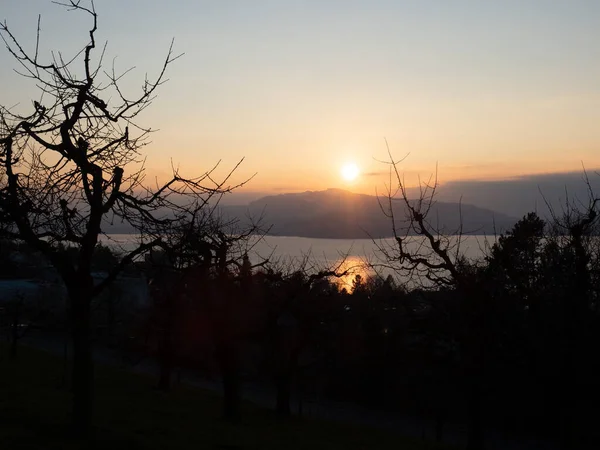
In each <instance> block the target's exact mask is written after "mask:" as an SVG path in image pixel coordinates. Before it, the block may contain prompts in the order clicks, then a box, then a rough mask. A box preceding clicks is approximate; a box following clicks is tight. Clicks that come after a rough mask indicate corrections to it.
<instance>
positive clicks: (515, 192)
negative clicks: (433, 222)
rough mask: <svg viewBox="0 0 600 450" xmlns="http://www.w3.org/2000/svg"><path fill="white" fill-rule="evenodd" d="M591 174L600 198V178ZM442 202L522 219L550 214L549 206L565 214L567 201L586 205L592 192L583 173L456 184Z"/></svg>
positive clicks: (442, 191)
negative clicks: (460, 202)
mask: <svg viewBox="0 0 600 450" xmlns="http://www.w3.org/2000/svg"><path fill="white" fill-rule="evenodd" d="M597 172H598V171H596V170H588V171H587V173H588V177H589V183H590V187H591V188H592V190H593V191H594V192H596V193H597V194H598V195H600V175H598V173H597ZM438 193H439V196H438V199H439V200H441V201H458V200H459V199H461V198H462V201H463V203H470V204H474V205H477V206H483V207H487V208H490V209H494V210H496V211H499V212H503V213H505V214H509V215H512V216H516V217H521V216H523V215H524V214H526V213H528V212H530V211H538V213H540V214H541V215H547V214H548V208H547V205H546V203H548V204H549V205H550V206H551V207H552V208H553V209H554V210H555V211H561V210H562V208H563V207H564V205H565V202H566V200H569V201H571V202H573V201H575V202H576V203H577V202H579V203H582V204H585V203H586V202H587V201H588V200H589V196H590V192H589V188H588V186H587V184H586V181H585V177H584V173H583V171H580V172H559V173H546V174H535V175H524V176H519V177H513V178H509V179H504V180H492V181H485V180H480V181H473V180H464V181H460V180H455V181H451V182H448V183H444V184H443V185H441V186H440V188H439V191H438Z"/></svg>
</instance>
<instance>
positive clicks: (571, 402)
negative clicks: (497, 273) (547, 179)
mask: <svg viewBox="0 0 600 450" xmlns="http://www.w3.org/2000/svg"><path fill="white" fill-rule="evenodd" d="M583 181H584V182H585V184H586V186H587V198H585V199H579V198H574V197H572V196H570V195H569V193H568V192H565V194H566V195H565V200H564V203H563V205H562V208H561V210H560V211H557V210H556V209H555V208H553V207H552V206H551V205H550V203H549V202H548V201H547V200H546V199H545V197H544V201H545V202H546V206H547V208H548V210H549V213H550V227H551V229H550V234H549V236H548V238H547V240H548V244H547V247H549V248H554V249H555V250H558V252H559V253H562V257H563V258H564V259H565V260H567V261H570V262H571V263H572V272H571V273H572V275H573V279H572V280H571V283H569V287H570V289H569V292H567V293H566V295H565V297H564V298H563V299H562V302H561V303H562V304H561V313H562V320H563V324H562V335H561V341H562V348H560V349H559V375H560V386H559V387H558V389H557V392H556V394H557V398H558V402H559V408H558V410H559V416H560V428H561V429H560V445H561V448H563V449H571V448H581V445H582V444H581V442H580V436H581V434H582V432H581V430H578V427H580V426H581V425H580V422H581V419H582V417H583V415H584V414H583V411H585V408H584V407H583V406H582V403H583V402H582V400H583V398H584V397H585V393H584V391H583V389H584V388H583V383H582V382H581V378H582V375H583V374H582V372H585V370H582V369H581V367H582V365H584V364H585V361H586V360H588V359H589V355H587V354H583V353H582V351H583V350H582V349H583V348H584V347H585V345H584V339H586V337H585V335H584V333H585V330H586V325H587V322H588V320H589V319H588V318H589V317H590V316H591V313H592V311H591V309H590V307H591V305H592V304H593V303H594V299H593V297H594V292H593V286H594V280H593V277H594V276H597V270H598V255H599V253H598V245H599V243H598V235H599V234H600V233H599V232H600V229H599V225H600V220H599V219H600V216H599V214H598V207H599V205H600V198H599V197H598V196H597V194H596V193H595V192H594V190H593V188H592V185H591V182H590V180H589V177H588V174H587V172H586V171H585V168H584V169H583Z"/></svg>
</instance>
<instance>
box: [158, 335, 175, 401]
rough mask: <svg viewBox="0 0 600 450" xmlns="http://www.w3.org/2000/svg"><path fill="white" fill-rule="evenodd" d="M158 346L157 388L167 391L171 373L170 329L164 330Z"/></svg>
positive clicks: (171, 347) (171, 343) (169, 387)
mask: <svg viewBox="0 0 600 450" xmlns="http://www.w3.org/2000/svg"><path fill="white" fill-rule="evenodd" d="M163 333H165V335H164V336H162V342H161V348H160V360H159V364H160V375H159V379H158V389H159V390H161V391H164V392H167V391H169V390H170V389H171V374H172V373H173V339H172V336H171V334H170V331H168V330H164V331H163Z"/></svg>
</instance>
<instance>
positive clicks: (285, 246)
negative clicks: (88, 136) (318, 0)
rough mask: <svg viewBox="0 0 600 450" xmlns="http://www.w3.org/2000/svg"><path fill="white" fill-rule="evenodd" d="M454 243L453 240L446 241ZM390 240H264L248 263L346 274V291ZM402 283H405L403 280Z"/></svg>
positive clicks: (484, 240)
mask: <svg viewBox="0 0 600 450" xmlns="http://www.w3.org/2000/svg"><path fill="white" fill-rule="evenodd" d="M136 239H137V237H136V235H132V234H114V235H110V236H109V237H108V239H107V238H106V237H103V238H102V239H101V242H102V243H104V244H106V245H108V246H110V247H113V248H115V249H122V250H124V251H127V250H131V249H133V248H135V245H136ZM411 239H412V242H409V243H407V247H408V248H409V249H410V250H411V251H419V250H421V251H422V250H423V249H424V247H423V246H422V244H423V240H422V238H420V237H411ZM450 239H451V241H452V242H454V243H456V242H457V237H451V238H450ZM494 241H495V238H494V237H490V236H463V237H462V239H461V245H460V253H461V254H462V255H464V256H465V257H467V258H469V259H479V258H482V257H483V256H484V253H485V248H486V246H489V245H490V244H492V243H493V242H494ZM394 244H395V242H394V240H393V239H382V240H377V241H376V242H373V241H372V240H370V239H316V238H303V237H293V236H266V237H264V238H262V239H260V240H259V241H257V242H254V243H253V248H252V250H251V251H250V252H248V253H249V256H250V259H251V261H252V262H259V261H262V260H263V259H265V258H269V259H270V260H271V261H275V264H278V265H280V266H282V267H295V268H299V267H300V266H302V264H303V261H304V260H307V261H308V262H307V263H306V264H307V266H306V268H307V269H309V270H313V271H316V270H325V269H328V268H333V267H335V268H337V269H340V270H342V271H344V270H348V272H349V273H348V275H347V276H345V277H343V278H342V279H341V284H342V285H344V286H346V287H349V286H351V284H352V280H353V279H354V276H355V275H356V274H360V275H361V276H363V277H366V276H372V275H374V274H375V272H374V271H373V270H372V269H370V268H369V267H367V265H366V264H365V262H370V263H372V264H374V265H376V266H377V264H378V263H381V262H384V258H383V257H382V255H381V252H379V251H378V246H383V247H387V248H395V247H394ZM377 273H379V274H380V275H381V276H384V277H386V276H387V275H390V274H391V275H394V276H396V275H397V274H396V273H394V272H393V271H392V270H390V269H389V268H385V267H379V268H378V270H377ZM403 281H406V280H403Z"/></svg>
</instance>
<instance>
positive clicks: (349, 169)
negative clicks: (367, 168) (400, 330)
mask: <svg viewBox="0 0 600 450" xmlns="http://www.w3.org/2000/svg"><path fill="white" fill-rule="evenodd" d="M341 172H342V178H343V179H344V180H346V181H352V180H355V179H356V177H357V176H358V173H359V170H358V166H357V165H356V164H354V163H348V164H344V165H343V166H342V170H341Z"/></svg>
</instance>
